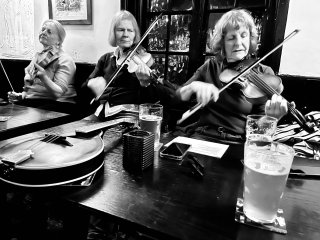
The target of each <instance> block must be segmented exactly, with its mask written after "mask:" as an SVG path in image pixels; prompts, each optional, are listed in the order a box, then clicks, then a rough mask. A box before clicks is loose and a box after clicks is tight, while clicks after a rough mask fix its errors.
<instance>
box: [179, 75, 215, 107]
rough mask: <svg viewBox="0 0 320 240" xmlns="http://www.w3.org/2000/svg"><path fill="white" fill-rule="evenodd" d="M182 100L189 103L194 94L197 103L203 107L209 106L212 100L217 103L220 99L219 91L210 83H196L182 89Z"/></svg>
mask: <svg viewBox="0 0 320 240" xmlns="http://www.w3.org/2000/svg"><path fill="white" fill-rule="evenodd" d="M179 92H180V96H181V99H182V100H184V101H187V100H189V99H190V97H191V95H192V94H196V97H197V102H198V103H201V105H202V107H204V106H205V105H207V103H208V102H209V101H210V100H213V101H214V102H216V101H217V100H218V98H219V89H218V88H217V87H216V86H214V85H213V84H210V83H205V82H200V81H194V82H192V83H190V84H188V85H186V86H183V87H182V88H180V91H179Z"/></svg>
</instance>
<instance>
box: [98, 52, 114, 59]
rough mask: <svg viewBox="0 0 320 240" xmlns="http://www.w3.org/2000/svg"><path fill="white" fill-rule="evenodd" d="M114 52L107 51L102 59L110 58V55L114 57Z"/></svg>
mask: <svg viewBox="0 0 320 240" xmlns="http://www.w3.org/2000/svg"><path fill="white" fill-rule="evenodd" d="M112 55H113V52H107V53H105V54H103V55H102V56H101V57H100V59H109V58H110V57H112Z"/></svg>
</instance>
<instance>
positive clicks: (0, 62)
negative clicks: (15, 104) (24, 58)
mask: <svg viewBox="0 0 320 240" xmlns="http://www.w3.org/2000/svg"><path fill="white" fill-rule="evenodd" d="M0 65H1V68H2V70H3V72H4V75H5V76H6V79H7V81H8V83H9V85H10V87H11V89H12V91H13V92H15V91H14V89H13V86H12V84H11V82H10V79H9V77H8V75H7V72H6V70H5V69H4V67H3V65H2V61H1V59H0Z"/></svg>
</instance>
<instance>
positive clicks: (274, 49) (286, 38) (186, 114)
mask: <svg viewBox="0 0 320 240" xmlns="http://www.w3.org/2000/svg"><path fill="white" fill-rule="evenodd" d="M298 32H300V30H299V29H296V30H294V31H293V32H291V33H290V34H289V35H288V36H287V37H285V39H284V40H283V41H282V42H281V43H280V44H278V45H277V46H276V47H275V48H273V49H272V50H271V51H270V52H268V53H267V54H266V55H264V56H263V57H262V58H260V59H258V60H257V61H256V62H253V63H252V64H251V65H249V66H248V67H246V68H245V69H243V70H242V71H241V72H240V73H239V74H238V75H236V76H235V77H233V78H232V79H231V80H230V82H229V83H228V84H226V85H225V86H224V87H222V88H221V89H219V93H221V92H222V91H224V90H225V89H226V88H228V87H229V86H230V85H231V84H232V83H233V82H235V81H236V80H237V79H238V78H240V77H242V76H243V75H245V74H246V73H248V72H249V71H250V70H251V69H252V68H254V67H255V66H257V65H258V64H259V63H260V62H262V61H263V60H264V59H266V58H267V57H268V56H269V55H271V54H272V53H273V52H275V51H276V50H277V49H278V48H280V47H281V46H282V45H283V44H284V43H285V42H286V41H288V40H289V39H290V38H292V37H293V36H295V35H296V34H297V33H298ZM200 108H201V103H197V104H196V105H194V106H193V107H192V108H190V109H189V110H188V111H186V112H185V113H184V114H182V117H181V118H180V119H179V120H178V121H177V124H178V125H179V124H180V123H182V122H183V121H185V120H186V119H187V118H188V117H190V116H191V115H192V114H194V113H195V112H197V111H198V110H199V109H200Z"/></svg>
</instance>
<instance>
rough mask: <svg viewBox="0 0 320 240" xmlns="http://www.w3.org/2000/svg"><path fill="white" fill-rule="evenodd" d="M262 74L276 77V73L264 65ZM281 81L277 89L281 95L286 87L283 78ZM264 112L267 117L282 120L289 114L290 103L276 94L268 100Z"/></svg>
mask: <svg viewBox="0 0 320 240" xmlns="http://www.w3.org/2000/svg"><path fill="white" fill-rule="evenodd" d="M262 72H263V73H264V74H270V75H275V73H274V71H273V70H272V69H271V68H270V67H268V66H264V65H262ZM279 81H280V82H279V86H278V87H277V89H276V91H277V92H278V93H279V94H281V93H282V91H283V89H284V86H283V84H282V80H281V78H279ZM264 112H265V114H266V115H268V116H271V117H275V118H277V119H278V120H280V119H281V118H282V117H283V116H285V115H286V114H287V113H288V103H287V101H286V100H285V99H284V98H283V97H282V96H281V95H278V94H274V95H273V96H272V97H271V99H269V100H267V102H266V104H265V107H264Z"/></svg>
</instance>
